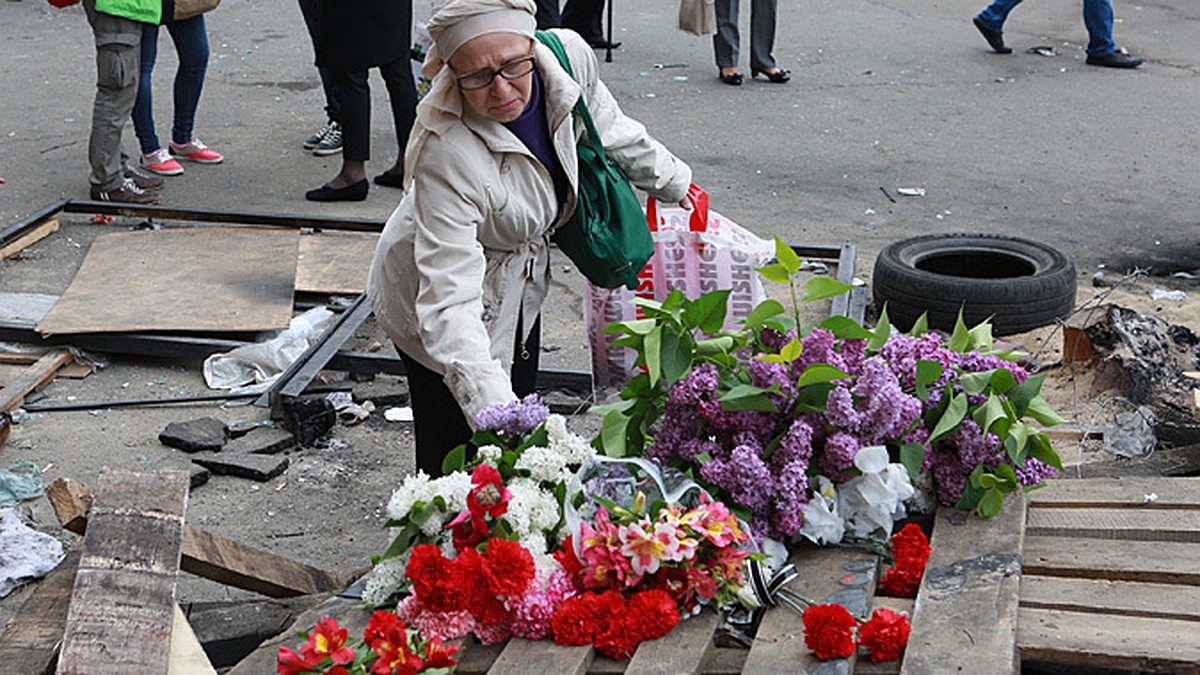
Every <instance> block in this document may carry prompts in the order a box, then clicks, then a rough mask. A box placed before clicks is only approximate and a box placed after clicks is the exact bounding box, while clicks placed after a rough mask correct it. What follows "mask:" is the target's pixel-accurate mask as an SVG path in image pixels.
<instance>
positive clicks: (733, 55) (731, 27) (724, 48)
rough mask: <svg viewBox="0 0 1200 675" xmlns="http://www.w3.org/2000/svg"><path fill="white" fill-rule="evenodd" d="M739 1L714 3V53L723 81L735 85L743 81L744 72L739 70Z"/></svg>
mask: <svg viewBox="0 0 1200 675" xmlns="http://www.w3.org/2000/svg"><path fill="white" fill-rule="evenodd" d="M738 1H739V0H716V3H715V4H714V7H715V8H716V10H717V32H716V33H714V34H713V55H714V56H715V57H716V60H717V68H718V69H719V71H720V72H719V77H720V78H721V81H722V82H724V83H725V84H732V85H735V86H736V85H739V84H741V83H742V73H741V72H740V71H739V70H738V41H739V39H738Z"/></svg>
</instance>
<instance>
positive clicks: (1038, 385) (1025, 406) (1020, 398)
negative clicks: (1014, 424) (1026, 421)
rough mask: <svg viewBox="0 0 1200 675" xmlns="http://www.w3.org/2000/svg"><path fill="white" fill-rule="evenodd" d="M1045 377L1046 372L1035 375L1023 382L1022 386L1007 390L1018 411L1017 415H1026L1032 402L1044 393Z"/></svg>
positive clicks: (1009, 398) (1006, 393) (1007, 394)
mask: <svg viewBox="0 0 1200 675" xmlns="http://www.w3.org/2000/svg"><path fill="white" fill-rule="evenodd" d="M1045 379H1046V374H1045V373H1042V374H1041V375H1035V376H1033V377H1031V378H1029V379H1028V380H1025V381H1024V382H1022V383H1021V384H1020V386H1017V387H1013V388H1012V389H1010V390H1008V391H1007V392H1005V395H1006V396H1007V397H1008V400H1009V402H1010V403H1012V404H1013V408H1014V409H1015V410H1016V412H1017V417H1024V416H1025V415H1026V414H1027V412H1028V410H1029V405H1030V403H1031V402H1032V401H1033V399H1034V398H1035V397H1037V396H1038V395H1039V394H1041V393H1042V382H1043V381H1045Z"/></svg>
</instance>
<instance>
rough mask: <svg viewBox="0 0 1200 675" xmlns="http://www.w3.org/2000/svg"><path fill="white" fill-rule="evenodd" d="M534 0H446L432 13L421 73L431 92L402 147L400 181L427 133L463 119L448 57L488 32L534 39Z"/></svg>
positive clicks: (409, 173)
mask: <svg viewBox="0 0 1200 675" xmlns="http://www.w3.org/2000/svg"><path fill="white" fill-rule="evenodd" d="M536 11H537V7H536V5H535V4H534V0H448V1H447V2H446V4H444V5H442V6H441V7H439V8H438V9H437V10H436V11H434V13H433V16H431V17H429V21H428V22H427V24H426V27H427V28H428V29H429V36H430V37H432V38H433V46H432V47H430V49H429V52H428V53H426V55H425V65H424V66H422V68H421V73H422V74H423V75H425V77H428V78H429V79H430V80H431V82H430V84H429V92H428V93H427V94H426V95H425V98H423V99H421V102H420V104H418V105H417V120H416V123H415V124H414V125H413V129H412V133H410V134H409V137H408V147H407V148H405V151H404V184H405V188H406V189H407V187H408V185H409V184H410V183H411V182H412V179H413V176H414V175H416V165H417V160H418V159H419V158H420V156H421V152H422V150H423V149H424V147H425V141H426V140H427V139H428V138H429V135H430V134H431V133H432V134H440V133H442V132H444V131H445V130H446V129H447V128H448V127H449V125H451V124H454V123H455V122H457V121H458V120H459V119H460V118H461V117H462V113H463V110H462V96H461V95H460V94H459V92H458V87H457V86H455V82H454V77H453V73H451V72H450V69H449V68H446V67H445V66H446V61H447V60H449V59H450V57H451V56H453V55H454V52H456V51H458V48H459V47H461V46H463V45H464V44H466V43H467V42H468V41H470V40H471V39H473V38H477V37H479V36H480V35H487V34H489V33H514V34H517V35H524V36H526V37H528V38H531V39H532V38H533V37H534V30H535V29H536V28H537V19H536V18H535V12H536Z"/></svg>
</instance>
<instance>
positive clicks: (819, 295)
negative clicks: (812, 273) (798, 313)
mask: <svg viewBox="0 0 1200 675" xmlns="http://www.w3.org/2000/svg"><path fill="white" fill-rule="evenodd" d="M851 288H854V287H853V286H851V285H850V284H843V283H842V282H840V281H838V280H837V279H830V278H829V277H813V278H812V279H809V280H808V282H807V283H805V284H804V297H802V298H801V299H800V302H812V301H814V300H824V299H825V298H832V297H835V296H838V295H841V294H842V293H846V292H847V291H849V290H850V289H851Z"/></svg>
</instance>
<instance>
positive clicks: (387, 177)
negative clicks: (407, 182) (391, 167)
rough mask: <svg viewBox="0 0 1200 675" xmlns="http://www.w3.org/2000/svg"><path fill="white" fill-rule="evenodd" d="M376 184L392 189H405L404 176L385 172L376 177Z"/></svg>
mask: <svg viewBox="0 0 1200 675" xmlns="http://www.w3.org/2000/svg"><path fill="white" fill-rule="evenodd" d="M375 184H376V185H382V186H384V187H390V188H402V187H404V174H402V173H392V172H390V171H384V172H383V173H381V174H379V175H378V176H375Z"/></svg>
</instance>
